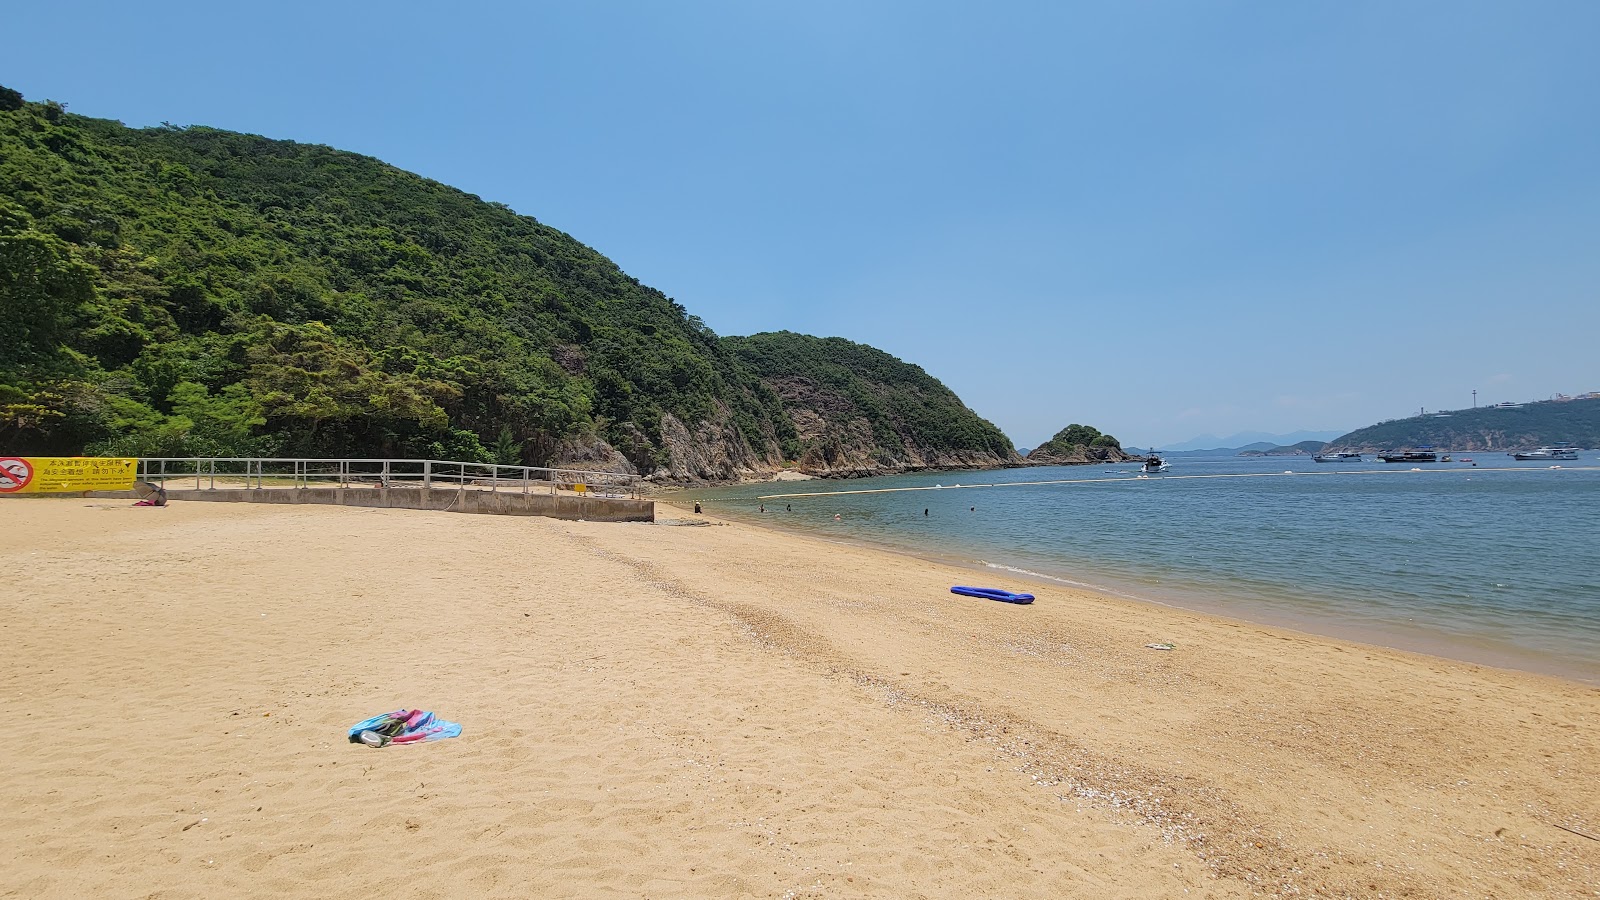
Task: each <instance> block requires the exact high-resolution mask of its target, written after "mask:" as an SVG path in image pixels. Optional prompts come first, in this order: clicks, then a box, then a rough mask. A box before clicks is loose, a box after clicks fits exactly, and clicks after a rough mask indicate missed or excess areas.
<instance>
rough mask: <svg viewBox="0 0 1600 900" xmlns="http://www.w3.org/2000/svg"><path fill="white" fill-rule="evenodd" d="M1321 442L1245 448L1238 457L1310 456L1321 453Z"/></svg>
mask: <svg viewBox="0 0 1600 900" xmlns="http://www.w3.org/2000/svg"><path fill="white" fill-rule="evenodd" d="M1322 446H1323V442H1322V441H1301V442H1299V443H1298V444H1290V445H1289V446H1287V447H1264V448H1263V447H1259V446H1253V447H1246V448H1245V449H1243V450H1240V451H1239V455H1240V456H1312V455H1315V454H1317V453H1321V452H1322Z"/></svg>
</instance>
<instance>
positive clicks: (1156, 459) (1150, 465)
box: [1139, 451, 1169, 475]
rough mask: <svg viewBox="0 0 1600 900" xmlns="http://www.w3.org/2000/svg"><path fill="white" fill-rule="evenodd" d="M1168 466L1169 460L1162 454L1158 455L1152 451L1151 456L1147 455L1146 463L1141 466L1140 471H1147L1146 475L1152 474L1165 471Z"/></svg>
mask: <svg viewBox="0 0 1600 900" xmlns="http://www.w3.org/2000/svg"><path fill="white" fill-rule="evenodd" d="M1168 468H1169V466H1168V464H1167V461H1166V460H1164V459H1162V458H1161V457H1160V456H1157V455H1156V454H1155V452H1154V451H1152V452H1151V454H1150V455H1149V456H1147V457H1145V460H1144V465H1142V466H1140V467H1139V471H1141V472H1143V473H1145V474H1146V475H1151V474H1154V473H1156V472H1165V471H1166V470H1167V469H1168Z"/></svg>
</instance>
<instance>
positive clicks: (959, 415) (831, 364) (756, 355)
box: [724, 332, 1022, 477]
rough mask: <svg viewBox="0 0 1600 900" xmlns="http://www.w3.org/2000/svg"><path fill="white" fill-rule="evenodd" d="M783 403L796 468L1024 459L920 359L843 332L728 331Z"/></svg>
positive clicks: (846, 473)
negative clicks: (902, 356) (826, 335)
mask: <svg viewBox="0 0 1600 900" xmlns="http://www.w3.org/2000/svg"><path fill="white" fill-rule="evenodd" d="M724 341H725V343H726V344H727V345H728V346H729V347H730V348H731V349H732V350H733V352H734V353H735V355H737V356H738V358H739V359H740V360H741V361H742V362H744V363H745V364H746V365H747V366H748V367H749V368H750V370H751V371H753V372H755V373H756V375H758V376H759V377H760V378H761V380H762V382H763V383H764V384H766V385H767V386H768V387H769V388H771V389H772V390H773V391H774V392H775V393H776V394H777V395H778V398H779V400H780V401H781V403H782V407H783V410H784V413H785V414H786V415H787V417H788V420H789V422H790V424H792V425H793V428H794V435H793V437H792V438H791V439H789V440H787V441H784V442H783V445H782V446H781V447H780V451H781V454H782V456H783V457H784V458H787V459H789V460H791V461H794V462H795V463H797V467H798V469H799V471H801V472H804V473H806V474H808V475H819V476H824V477H860V476H868V475H887V474H893V473H897V472H914V471H919V470H925V469H977V468H995V467H999V466H1007V465H1020V464H1021V463H1022V460H1021V457H1019V456H1018V455H1017V452H1016V449H1015V448H1013V447H1012V445H1011V441H1010V440H1009V439H1008V438H1007V437H1006V436H1005V435H1004V434H1002V433H1001V432H1000V429H998V428H996V427H995V426H994V425H993V424H992V423H990V422H988V421H985V420H984V419H982V418H980V417H979V416H978V415H977V414H976V413H974V412H973V411H972V410H970V409H968V408H967V407H966V405H965V404H963V403H962V402H961V399H960V398H959V397H957V396H956V395H955V393H954V392H952V391H951V390H950V389H949V388H948V387H946V386H945V385H944V384H942V383H941V382H940V381H939V380H938V379H936V378H934V377H933V376H931V375H929V374H928V373H927V372H925V371H923V370H922V368H921V367H919V366H916V365H913V364H911V363H907V362H905V361H903V360H900V359H897V358H895V357H893V356H891V355H889V354H887V353H884V352H883V351H881V350H878V349H875V348H873V347H868V346H866V345H864V344H856V343H853V342H851V341H847V340H844V339H843V338H817V337H811V336H809V335H802V334H794V333H792V332H777V333H770V334H758V335H753V336H751V337H744V338H725V339H724Z"/></svg>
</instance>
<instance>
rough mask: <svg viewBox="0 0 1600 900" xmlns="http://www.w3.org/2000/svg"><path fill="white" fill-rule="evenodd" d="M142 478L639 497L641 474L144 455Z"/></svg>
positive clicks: (211, 484) (210, 485)
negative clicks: (563, 490)
mask: <svg viewBox="0 0 1600 900" xmlns="http://www.w3.org/2000/svg"><path fill="white" fill-rule="evenodd" d="M137 477H138V479H139V480H141V481H153V482H156V483H158V484H161V485H163V486H164V485H165V484H166V483H167V480H168V479H189V478H193V479H194V486H195V489H196V490H215V489H216V487H217V482H218V480H221V481H222V486H223V487H225V488H226V487H237V486H241V483H242V486H243V487H246V488H252V489H256V490H260V489H264V488H269V487H271V488H308V487H311V486H312V485H313V483H315V484H316V485H317V486H320V487H332V486H335V485H337V486H339V487H370V488H379V489H383V488H393V487H417V488H421V489H423V490H455V491H464V490H467V489H469V488H472V489H475V490H489V491H499V490H502V489H504V490H512V491H520V492H521V493H523V494H529V493H532V492H533V491H535V490H538V491H540V492H544V491H546V490H548V491H549V493H551V494H555V493H558V492H559V491H561V490H562V489H566V490H570V491H575V492H578V493H584V494H593V495H596V496H601V497H613V498H615V497H631V498H638V496H639V488H640V485H641V483H642V479H641V478H640V477H639V476H638V475H628V474H625V473H621V472H587V471H583V470H579V469H552V468H542V467H539V466H501V465H495V464H494V463H471V462H453V461H447V460H437V459H295V458H289V457H285V458H264V457H210V456H201V457H193V456H189V457H172V456H157V457H142V458H140V460H139V469H138V475H137Z"/></svg>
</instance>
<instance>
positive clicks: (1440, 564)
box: [670, 451, 1600, 683]
mask: <svg viewBox="0 0 1600 900" xmlns="http://www.w3.org/2000/svg"><path fill="white" fill-rule="evenodd" d="M1467 455H1468V456H1469V457H1471V459H1472V460H1473V461H1474V462H1475V463H1476V464H1475V465H1474V464H1473V463H1470V462H1464V461H1460V460H1459V459H1458V460H1457V461H1455V462H1451V463H1431V464H1430V463H1421V464H1415V465H1411V464H1385V463H1382V462H1377V461H1370V462H1365V463H1325V464H1319V463H1315V462H1313V461H1312V460H1311V459H1310V458H1309V457H1265V458H1241V457H1232V456H1226V457H1210V458H1208V457H1176V458H1174V459H1172V460H1171V463H1172V465H1171V468H1170V469H1168V471H1167V472H1165V473H1162V474H1158V475H1149V476H1145V477H1141V473H1140V472H1139V471H1138V466H1137V465H1136V464H1131V463H1125V464H1121V465H1113V464H1105V465H1089V466H1060V467H1047V468H1026V469H1005V470H996V471H986V472H973V471H966V472H939V473H928V474H919V475H904V476H893V477H884V478H870V479H855V480H810V481H798V482H771V483H764V484H747V485H739V486H735V487H725V488H719V489H716V490H704V491H695V492H690V493H686V494H684V495H681V497H675V498H670V499H681V500H683V501H684V502H692V501H693V500H696V499H698V500H700V501H701V502H703V503H704V504H706V512H708V513H712V514H717V515H724V516H728V517H732V518H749V519H752V520H759V521H762V522H764V523H766V524H769V525H774V526H778V527H783V528H789V529H795V530H800V531H805V532H810V533H815V534H818V535H823V536H828V537H831V538H834V539H839V540H845V541H850V542H858V543H866V544H874V545H879V546H884V547H888V548H891V549H896V550H901V551H909V552H912V553H918V554H923V555H928V556H934V557H938V558H943V559H949V560H951V561H954V562H958V563H962V564H966V565H971V566H975V567H981V568H983V569H985V570H987V574H986V575H983V576H976V575H975V576H974V580H976V581H980V582H982V583H983V584H984V585H986V586H993V587H1001V588H1007V589H1012V590H1027V589H1029V588H1030V587H1031V586H1032V585H1036V584H1037V583H1038V582H1039V580H1041V579H1042V580H1046V581H1053V582H1057V583H1064V584H1069V585H1081V586H1085V587H1090V588H1094V589H1096V590H1100V591H1103V592H1106V593H1111V594H1116V595H1121V596H1126V597H1131V598H1135V599H1142V600H1148V601H1153V602H1159V603H1166V604H1171V605H1175V606H1180V607H1184V608H1190V609H1196V610H1202V611H1208V612H1216V613H1221V614H1224V615H1229V616H1232V617H1235V618H1239V619H1245V620H1249V621H1256V622H1262V623H1266V624H1274V625H1285V626H1289V627H1294V628H1298V629H1301V630H1305V631H1310V632H1314V633H1320V634H1327V635H1332V636H1337V637H1345V638H1351V639H1355V640H1361V641H1365V642H1368V643H1374V644H1379V645H1382V646H1390V647H1399V648H1402V649H1410V650H1419V651H1423V652H1428V653H1433V654H1436V655H1441V656H1448V657H1452V658H1456V659H1464V660H1468V661H1473V662H1481V663H1487V664H1491V665H1500V666H1508V667H1512V668H1520V669H1525V670H1530V671H1536V672H1543V673H1547V674H1556V675H1562V676H1566V677H1570V678H1576V679H1578V680H1582V681H1587V682H1591V683H1600V548H1597V543H1596V542H1597V540H1600V459H1597V458H1596V457H1597V454H1596V453H1595V452H1593V451H1586V452H1584V453H1582V454H1580V459H1579V460H1578V461H1576V462H1574V461H1563V462H1560V463H1558V464H1552V463H1551V462H1548V461H1546V462H1520V463H1519V462H1515V461H1513V460H1512V459H1511V458H1510V457H1508V456H1504V455H1500V454H1488V453H1477V454H1467ZM1044 482H1055V483H1044ZM908 489H910V490H908ZM763 506H764V507H765V512H761V508H762V507H763ZM835 516H838V518H837V519H835V518H834V517H835ZM1171 639H1172V640H1174V641H1175V642H1179V643H1181V641H1182V635H1173V636H1172V637H1171Z"/></svg>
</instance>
